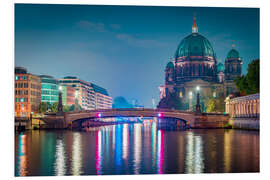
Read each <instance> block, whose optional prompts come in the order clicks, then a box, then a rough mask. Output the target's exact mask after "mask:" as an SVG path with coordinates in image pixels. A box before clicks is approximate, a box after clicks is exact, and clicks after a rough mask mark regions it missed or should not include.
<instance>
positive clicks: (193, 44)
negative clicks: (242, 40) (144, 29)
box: [159, 17, 242, 107]
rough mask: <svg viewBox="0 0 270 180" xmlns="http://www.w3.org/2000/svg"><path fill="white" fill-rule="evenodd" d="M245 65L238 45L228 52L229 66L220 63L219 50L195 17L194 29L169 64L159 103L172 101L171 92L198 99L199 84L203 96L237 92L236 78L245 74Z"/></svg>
mask: <svg viewBox="0 0 270 180" xmlns="http://www.w3.org/2000/svg"><path fill="white" fill-rule="evenodd" d="M241 68H242V59H241V58H240V55H239V52H238V51H237V50H236V49H235V48H234V46H233V47H232V49H231V50H230V51H229V52H228V54H227V58H226V59H225V67H224V65H223V64H222V63H219V64H217V59H216V53H215V51H214V49H213V47H212V45H211V43H210V41H209V40H208V39H207V38H205V37H204V36H203V35H201V34H199V33H198V27H197V23H196V17H194V22H193V26H192V33H191V34H190V35H188V36H186V37H185V38H184V39H183V40H182V41H181V42H180V43H179V45H178V47H177V49H176V52H175V55H174V58H173V59H172V61H170V62H169V63H168V64H167V66H166V69H165V83H164V85H161V86H160V87H159V90H160V99H161V101H160V104H159V107H160V105H161V104H163V105H166V103H168V102H166V101H167V100H166V97H168V96H170V95H171V94H177V96H178V97H179V98H181V99H183V100H184V99H185V101H190V103H191V101H193V100H195V99H196V94H197V92H196V87H197V86H198V87H199V88H198V89H199V93H200V96H201V97H202V99H204V98H206V97H207V98H208V97H214V98H217V97H219V96H224V97H226V96H227V95H229V94H230V93H233V92H237V91H238V90H237V88H236V86H235V85H234V83H233V80H234V79H235V78H237V77H239V76H241ZM202 101H203V100H202ZM202 103H203V102H202ZM193 105H195V104H192V103H191V104H190V106H189V107H192V106H193Z"/></svg>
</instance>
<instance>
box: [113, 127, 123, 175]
mask: <svg viewBox="0 0 270 180" xmlns="http://www.w3.org/2000/svg"><path fill="white" fill-rule="evenodd" d="M122 131H123V125H122V124H121V125H117V126H116V127H115V150H114V152H115V154H114V162H115V166H116V167H115V168H116V171H117V174H118V173H119V171H120V168H121V166H122V161H123V159H122V154H123V152H122V141H123V138H122V135H123V134H122Z"/></svg>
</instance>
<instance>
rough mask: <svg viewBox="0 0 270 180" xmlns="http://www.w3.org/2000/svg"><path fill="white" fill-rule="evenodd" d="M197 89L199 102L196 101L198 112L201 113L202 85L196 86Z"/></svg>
mask: <svg viewBox="0 0 270 180" xmlns="http://www.w3.org/2000/svg"><path fill="white" fill-rule="evenodd" d="M196 90H197V103H196V113H197V114H200V113H201V105H200V86H197V87H196Z"/></svg>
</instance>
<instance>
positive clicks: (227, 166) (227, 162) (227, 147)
mask: <svg viewBox="0 0 270 180" xmlns="http://www.w3.org/2000/svg"><path fill="white" fill-rule="evenodd" d="M230 132H231V131H230ZM230 132H225V134H224V171H225V172H231V164H232V163H231V135H230Z"/></svg>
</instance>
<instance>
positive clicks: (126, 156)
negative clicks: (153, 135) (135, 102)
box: [122, 124, 129, 160]
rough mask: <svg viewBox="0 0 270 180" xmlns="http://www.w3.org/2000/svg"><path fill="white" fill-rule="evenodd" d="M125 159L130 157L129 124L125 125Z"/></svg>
mask: <svg viewBox="0 0 270 180" xmlns="http://www.w3.org/2000/svg"><path fill="white" fill-rule="evenodd" d="M123 126H124V128H123V144H122V147H123V159H124V160H126V159H127V158H128V153H129V133H128V124H124V125H123Z"/></svg>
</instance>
